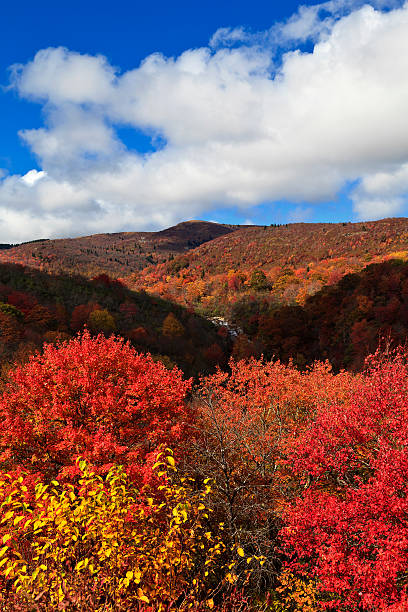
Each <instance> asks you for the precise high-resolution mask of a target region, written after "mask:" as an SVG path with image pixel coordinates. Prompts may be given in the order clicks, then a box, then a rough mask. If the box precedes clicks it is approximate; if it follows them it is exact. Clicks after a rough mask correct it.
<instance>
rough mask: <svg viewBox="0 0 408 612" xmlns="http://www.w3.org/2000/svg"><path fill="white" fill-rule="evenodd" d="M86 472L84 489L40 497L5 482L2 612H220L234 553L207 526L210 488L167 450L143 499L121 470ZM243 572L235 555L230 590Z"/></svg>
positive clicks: (0, 491)
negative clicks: (200, 611)
mask: <svg viewBox="0 0 408 612" xmlns="http://www.w3.org/2000/svg"><path fill="white" fill-rule="evenodd" d="M78 466H79V471H80V477H79V481H78V483H77V484H76V485H71V484H63V485H62V484H59V483H58V482H56V481H53V482H52V483H50V484H49V485H45V484H42V483H39V484H37V485H36V486H35V490H33V491H30V490H29V489H27V487H26V486H25V484H24V478H23V476H20V477H19V478H13V477H11V476H9V475H6V474H2V475H1V477H0V505H1V509H2V519H1V523H0V546H1V548H0V571H1V583H0V588H1V591H0V606H1V609H2V610H3V611H11V610H13V611H17V610H27V611H28V610H41V611H47V612H48V611H51V610H52V611H55V610H77V611H84V610H92V611H95V612H96V611H113V610H115V611H116V610H118V611H119V610H126V611H128V610H145V611H147V610H154V611H160V610H171V609H174V608H190V609H194V608H193V606H195V605H196V604H199V602H204V607H208V608H211V607H212V606H213V600H212V596H213V594H214V592H215V590H216V589H218V588H219V586H220V581H219V578H218V577H216V569H217V566H218V571H219V567H220V559H221V557H223V556H224V553H225V547H224V545H223V543H222V541H221V539H220V536H219V535H218V536H215V535H213V534H212V533H210V532H209V531H207V527H206V521H207V519H208V516H209V510H208V508H207V505H206V496H207V495H208V494H209V493H210V490H211V488H210V484H209V481H208V480H207V481H205V482H204V489H203V490H199V491H195V490H194V489H195V488H196V487H195V483H194V482H193V481H191V480H190V479H185V478H182V477H180V476H179V475H178V473H177V470H176V468H175V466H174V459H173V456H172V454H171V452H170V451H169V450H168V449H166V451H164V452H163V453H161V454H160V455H159V456H158V460H157V461H156V464H155V465H154V469H153V473H154V478H155V479H156V483H157V484H155V485H149V486H146V487H145V488H144V489H143V490H141V491H138V490H137V489H136V488H135V486H134V485H133V484H132V483H131V482H129V480H128V478H127V476H126V474H125V473H124V472H123V470H122V469H121V468H120V467H113V468H112V469H111V470H110V472H109V473H108V475H107V476H106V477H105V478H101V477H100V476H98V475H96V474H94V473H92V472H91V471H90V470H89V467H88V466H87V464H86V463H85V462H83V461H81V462H78ZM221 529H222V526H221ZM242 554H243V552H242V550H241V549H239V550H238V551H235V555H236V556H237V558H238V557H240V556H242ZM234 563H235V562H234V561H232V563H231V555H229V563H228V569H227V570H226V571H228V572H229V573H228V574H227V576H226V577H225V579H223V580H222V581H223V582H225V583H227V582H228V581H230V579H231V573H233V572H234V569H233V568H234ZM236 563H238V561H237V562H236ZM221 565H222V563H221ZM205 602H208V606H207V604H206V603H205Z"/></svg>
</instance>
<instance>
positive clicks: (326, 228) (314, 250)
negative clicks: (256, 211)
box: [125, 218, 408, 315]
mask: <svg viewBox="0 0 408 612" xmlns="http://www.w3.org/2000/svg"><path fill="white" fill-rule="evenodd" d="M406 257H408V219H405V218H400V219H383V220H381V221H374V222H365V223H295V224H290V225H286V226H279V227H276V226H269V227H248V228H245V229H239V230H237V231H235V232H234V233H232V234H230V235H228V236H221V237H219V238H217V239H215V240H213V241H211V242H209V243H207V244H202V245H201V246H199V247H198V248H196V249H193V250H192V251H190V252H188V253H184V254H182V255H179V256H177V257H176V258H175V259H174V260H173V261H171V262H167V263H162V264H158V265H156V266H150V267H148V268H146V269H144V270H142V271H141V272H139V273H136V274H133V275H130V276H129V277H128V278H126V279H125V280H126V282H127V284H128V285H129V286H130V287H133V288H144V289H146V290H147V291H149V292H152V293H156V294H158V295H163V296H166V297H167V298H169V299H172V300H175V301H178V302H179V303H182V304H184V305H188V306H194V307H196V308H197V307H198V308H200V309H201V310H202V311H204V312H207V313H212V314H223V315H226V314H228V311H229V309H230V307H231V305H232V304H234V303H235V302H236V301H237V300H239V299H241V298H242V297H243V296H245V295H250V294H255V295H256V296H258V297H259V295H260V294H262V293H263V294H264V297H265V298H266V299H268V300H269V301H271V300H272V301H276V302H279V303H282V302H283V303H298V304H303V303H304V302H305V300H306V298H307V297H308V295H312V294H313V293H315V292H316V291H318V290H319V289H321V288H322V287H323V286H325V285H332V284H335V283H336V282H338V281H339V280H340V278H341V277H342V276H344V275H345V274H348V273H350V272H357V271H359V270H362V269H363V268H364V267H365V266H366V265H368V264H370V263H378V262H381V261H383V260H385V259H389V258H402V259H404V258H406Z"/></svg>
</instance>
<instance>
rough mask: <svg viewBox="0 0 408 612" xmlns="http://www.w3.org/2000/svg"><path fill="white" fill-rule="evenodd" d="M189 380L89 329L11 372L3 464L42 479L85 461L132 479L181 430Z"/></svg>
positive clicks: (2, 410) (0, 432) (0, 442)
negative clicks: (120, 468)
mask: <svg viewBox="0 0 408 612" xmlns="http://www.w3.org/2000/svg"><path fill="white" fill-rule="evenodd" d="M189 389H190V382H189V381H183V380H182V375H181V373H180V372H179V371H178V370H177V369H174V370H172V371H171V372H169V371H168V370H167V369H166V368H165V367H164V366H163V365H162V364H161V363H155V362H153V360H152V358H151V357H150V355H143V354H137V353H136V352H135V350H134V349H133V348H132V347H131V346H130V345H129V344H127V343H125V342H124V341H123V340H122V339H119V338H115V337H110V338H108V339H107V338H105V337H104V336H97V337H96V338H91V336H90V335H89V333H88V332H85V333H84V334H83V335H82V336H78V337H77V338H75V339H73V340H71V341H70V342H67V343H64V344H62V345H59V346H54V345H51V344H49V345H45V347H44V352H43V354H41V355H36V356H34V357H32V358H31V359H30V361H29V362H28V363H27V364H25V365H24V366H22V367H17V368H16V369H15V370H14V371H13V372H12V373H11V374H10V382H9V383H8V384H7V386H6V387H5V391H4V392H3V394H2V395H1V396H0V453H1V454H0V461H1V464H2V468H3V469H6V470H14V469H16V468H18V469H20V468H21V469H24V470H28V471H30V472H41V473H42V474H43V475H45V476H46V477H51V476H53V477H55V476H57V477H64V476H67V475H69V474H70V473H71V471H72V469H73V466H74V464H75V459H76V457H78V456H82V457H84V458H86V459H87V460H88V461H90V462H91V463H92V464H93V465H95V466H96V467H97V469H98V470H99V471H101V472H104V471H106V470H107V469H108V468H109V467H110V465H111V464H112V463H119V464H123V465H125V466H127V468H128V470H129V472H130V473H131V474H135V473H136V472H137V471H138V469H139V468H140V464H141V463H142V462H143V460H144V459H145V458H146V456H147V455H149V454H150V453H152V452H153V451H154V449H155V448H156V447H157V446H158V445H159V444H160V443H162V442H167V443H169V444H172V445H173V446H175V445H176V441H177V440H178V439H179V438H180V436H181V435H182V431H183V425H182V419H183V417H184V414H185V411H184V398H185V395H186V393H187V392H188V390H189Z"/></svg>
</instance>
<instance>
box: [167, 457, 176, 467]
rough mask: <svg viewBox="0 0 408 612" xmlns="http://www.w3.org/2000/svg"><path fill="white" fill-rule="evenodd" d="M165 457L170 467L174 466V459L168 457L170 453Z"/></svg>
mask: <svg viewBox="0 0 408 612" xmlns="http://www.w3.org/2000/svg"><path fill="white" fill-rule="evenodd" d="M166 459H167V463H169V464H170V465H171V466H172V467H174V466H175V461H174V459H173V457H170V455H169V456H168V457H166Z"/></svg>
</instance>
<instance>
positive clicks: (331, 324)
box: [233, 260, 408, 371]
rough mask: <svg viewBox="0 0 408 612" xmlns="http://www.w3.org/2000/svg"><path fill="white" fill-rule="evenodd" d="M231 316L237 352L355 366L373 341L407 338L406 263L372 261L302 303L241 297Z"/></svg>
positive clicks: (303, 362) (359, 365)
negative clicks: (237, 333)
mask: <svg viewBox="0 0 408 612" xmlns="http://www.w3.org/2000/svg"><path fill="white" fill-rule="evenodd" d="M233 320H234V322H235V323H236V324H237V325H239V326H241V328H242V330H243V332H244V334H243V335H242V336H241V338H240V339H239V343H237V344H236V346H235V347H234V351H235V353H236V355H237V356H242V357H244V356H248V354H251V352H252V353H253V354H257V353H258V354H259V353H261V352H262V353H263V354H264V355H265V356H266V357H267V358H271V357H273V356H274V357H277V358H279V359H282V360H283V361H285V362H287V361H289V360H290V359H293V360H294V361H295V363H296V364H297V365H299V366H301V367H303V366H305V365H306V364H307V363H308V364H311V363H312V362H313V361H314V360H315V359H320V360H321V359H328V360H329V361H330V363H331V364H332V365H333V366H334V368H335V369H336V370H339V369H341V368H347V369H352V370H355V371H357V370H361V369H362V367H363V365H364V359H365V357H367V355H369V354H370V353H372V352H374V351H375V350H376V349H377V347H378V345H379V342H384V341H385V342H388V341H390V342H391V343H395V344H405V343H406V341H407V338H408V263H406V262H403V261H399V260H391V261H386V262H384V263H380V264H372V265H370V266H368V267H367V268H365V269H364V270H363V271H361V272H359V273H354V274H348V275H346V276H344V277H343V278H342V279H341V280H340V281H339V283H338V284H336V285H334V286H332V287H324V288H323V289H322V290H321V291H319V292H317V293H316V294H315V295H313V296H311V297H309V298H308V299H307V300H306V303H305V305H304V306H297V305H295V306H294V305H292V306H288V305H287V306H283V307H280V308H279V307H272V306H270V305H268V304H267V303H266V302H265V301H264V300H262V299H261V300H259V301H243V302H241V303H239V304H237V306H236V308H235V311H234V313H233ZM239 351H241V355H240V354H239Z"/></svg>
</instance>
